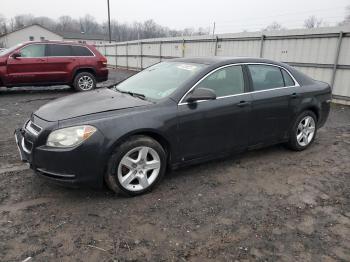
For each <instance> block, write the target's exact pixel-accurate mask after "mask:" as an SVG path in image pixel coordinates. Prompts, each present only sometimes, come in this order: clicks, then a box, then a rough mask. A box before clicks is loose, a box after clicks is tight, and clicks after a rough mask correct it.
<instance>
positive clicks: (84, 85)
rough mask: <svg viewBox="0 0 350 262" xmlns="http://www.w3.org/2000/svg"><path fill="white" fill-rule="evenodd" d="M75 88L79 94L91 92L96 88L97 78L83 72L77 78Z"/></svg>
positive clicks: (74, 83)
mask: <svg viewBox="0 0 350 262" xmlns="http://www.w3.org/2000/svg"><path fill="white" fill-rule="evenodd" d="M73 86H74V89H75V90H76V91H78V92H85V91H90V90H92V89H95V88H96V78H95V76H94V75H93V74H91V73H89V72H81V73H79V74H77V75H76V76H75V78H74V82H73Z"/></svg>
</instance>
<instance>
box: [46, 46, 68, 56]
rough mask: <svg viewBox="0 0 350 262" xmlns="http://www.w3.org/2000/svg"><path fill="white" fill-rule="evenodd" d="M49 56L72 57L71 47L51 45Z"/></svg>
mask: <svg viewBox="0 0 350 262" xmlns="http://www.w3.org/2000/svg"><path fill="white" fill-rule="evenodd" d="M48 56H72V50H71V46H69V45H55V44H49V45H48Z"/></svg>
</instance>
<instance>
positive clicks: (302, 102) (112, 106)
mask: <svg viewBox="0 0 350 262" xmlns="http://www.w3.org/2000/svg"><path fill="white" fill-rule="evenodd" d="M330 100H331V88H330V86H329V85H328V84H326V83H323V82H319V81H315V80H313V79H311V78H309V77H307V76H306V75H304V74H302V73H300V72H299V71H297V70H295V69H294V68H292V67H290V66H288V65H286V64H282V63H278V62H274V61H271V60H266V59H255V58H222V57H221V58H219V57H213V58H187V59H185V58H184V59H174V60H169V61H166V62H161V63H159V64H156V65H154V66H151V67H149V68H147V69H145V70H143V71H142V72H140V73H138V74H136V75H134V76H132V77H130V78H128V79H127V80H125V81H123V82H121V83H119V84H118V85H116V86H113V87H110V88H104V89H99V90H95V91H92V92H87V93H82V94H74V95H70V96H67V97H64V98H61V99H57V100H55V101H52V102H50V103H48V104H46V105H44V106H42V107H41V108H40V109H39V110H37V111H36V112H34V113H33V114H32V116H31V118H30V119H29V120H28V121H27V122H26V123H25V125H24V127H23V128H21V129H18V130H16V132H15V136H16V141H17V145H18V147H19V151H20V154H21V158H22V160H23V161H27V162H29V163H30V166H31V168H32V169H33V170H34V171H35V172H36V173H37V174H38V175H40V176H41V177H44V178H47V179H49V180H52V181H55V182H58V183H62V184H71V185H79V184H88V185H92V186H102V185H103V184H104V182H105V183H106V184H107V185H108V187H109V188H111V189H112V190H114V191H122V192H124V193H126V194H129V195H138V194H142V193H144V192H146V191H149V190H151V189H152V188H153V187H154V186H155V185H156V184H158V182H159V181H160V180H161V178H162V177H163V175H164V174H165V172H166V170H167V167H168V168H177V167H180V166H184V165H189V164H193V163H199V162H203V161H206V160H209V159H213V158H218V157H221V156H225V155H227V154H231V153H234V152H241V151H244V150H247V149H254V148H259V147H263V146H267V145H271V144H276V143H285V144H287V145H288V146H289V148H291V149H293V150H297V151H300V150H304V149H306V148H307V147H308V146H310V145H311V144H312V142H313V141H314V139H315V137H316V133H317V129H318V128H320V127H322V126H323V125H324V123H325V121H326V119H327V117H328V114H329V110H330Z"/></svg>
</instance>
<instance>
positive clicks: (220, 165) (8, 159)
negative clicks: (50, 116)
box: [0, 71, 350, 261]
mask: <svg viewBox="0 0 350 262" xmlns="http://www.w3.org/2000/svg"><path fill="white" fill-rule="evenodd" d="M127 75H128V73H127V72H125V71H119V72H114V73H112V74H111V78H112V79H111V80H110V83H111V82H113V81H117V80H118V79H120V78H124V77H126V76H127ZM33 90H34V88H16V89H13V90H5V89H4V88H2V89H0V261H23V260H24V259H26V258H28V257H32V259H31V260H30V261H350V107H345V106H339V105H338V106H332V111H331V114H330V118H329V120H328V122H327V124H326V126H325V127H324V128H322V129H321V130H320V131H319V133H318V137H317V139H316V141H315V143H314V145H312V146H311V147H310V148H309V149H308V150H306V151H304V152H298V153H296V152H292V151H289V150H287V149H285V148H284V147H283V146H281V145H278V146H273V147H270V148H266V149H261V150H258V151H252V152H247V153H243V154H240V155H236V156H232V157H229V158H226V159H223V160H220V161H214V162H210V163H206V164H202V165H197V166H193V167H189V168H184V169H181V170H178V171H174V172H172V173H170V174H168V175H167V176H166V177H165V179H164V180H163V181H162V183H161V184H160V186H159V187H158V188H157V189H155V190H154V191H153V192H151V193H150V194H147V195H143V196H139V197H134V198H125V197H122V196H119V195H115V194H113V193H111V192H109V191H108V190H106V189H104V190H99V191H97V190H91V189H68V188H64V187H59V186H55V185H52V184H50V183H48V182H46V181H43V180H41V179H39V178H38V177H36V176H35V175H34V174H33V172H32V171H31V170H29V169H28V168H27V166H26V165H24V164H22V163H21V162H20V161H19V157H18V153H17V149H16V147H15V142H14V139H13V135H12V134H13V130H14V129H15V128H16V127H19V126H21V125H22V124H23V123H24V121H25V119H26V118H28V116H29V115H30V113H31V112H32V111H33V110H36V109H37V108H38V107H40V106H41V105H43V104H45V103H47V102H48V101H50V100H51V99H54V98H57V97H61V96H65V95H69V94H72V91H70V90H68V89H67V88H61V87H58V88H57V87H55V88H40V89H39V90H40V91H33Z"/></svg>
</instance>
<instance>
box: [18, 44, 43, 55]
mask: <svg viewBox="0 0 350 262" xmlns="http://www.w3.org/2000/svg"><path fill="white" fill-rule="evenodd" d="M44 56H45V45H28V46H26V47H23V48H22V49H21V57H44Z"/></svg>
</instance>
